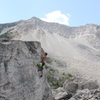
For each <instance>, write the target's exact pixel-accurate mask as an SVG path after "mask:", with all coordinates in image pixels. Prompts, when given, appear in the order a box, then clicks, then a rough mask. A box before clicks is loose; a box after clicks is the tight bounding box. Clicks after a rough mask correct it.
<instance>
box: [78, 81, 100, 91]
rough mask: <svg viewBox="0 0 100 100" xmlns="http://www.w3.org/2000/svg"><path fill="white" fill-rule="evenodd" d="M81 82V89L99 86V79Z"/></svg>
mask: <svg viewBox="0 0 100 100" xmlns="http://www.w3.org/2000/svg"><path fill="white" fill-rule="evenodd" d="M78 84H79V89H89V90H91V89H97V88H99V85H98V83H97V81H86V82H80V83H78Z"/></svg>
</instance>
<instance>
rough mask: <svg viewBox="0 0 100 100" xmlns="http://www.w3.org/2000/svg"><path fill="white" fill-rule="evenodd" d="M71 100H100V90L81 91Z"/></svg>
mask: <svg viewBox="0 0 100 100" xmlns="http://www.w3.org/2000/svg"><path fill="white" fill-rule="evenodd" d="M70 100H100V89H94V90H89V89H84V90H79V91H77V93H76V94H75V95H74V96H73V97H72V98H71V99H70Z"/></svg>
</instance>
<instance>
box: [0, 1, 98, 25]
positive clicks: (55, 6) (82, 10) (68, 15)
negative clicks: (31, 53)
mask: <svg viewBox="0 0 100 100" xmlns="http://www.w3.org/2000/svg"><path fill="white" fill-rule="evenodd" d="M33 16H35V17H38V18H40V19H42V20H45V21H48V22H58V23H61V24H65V25H69V26H80V25H85V24H98V25H100V0H0V23H8V22H15V21H18V20H25V19H29V18H31V17H33Z"/></svg>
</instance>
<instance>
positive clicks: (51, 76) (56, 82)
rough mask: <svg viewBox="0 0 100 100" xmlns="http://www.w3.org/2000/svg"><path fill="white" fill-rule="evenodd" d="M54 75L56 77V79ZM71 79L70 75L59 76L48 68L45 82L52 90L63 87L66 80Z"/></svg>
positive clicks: (55, 71)
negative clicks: (46, 81)
mask: <svg viewBox="0 0 100 100" xmlns="http://www.w3.org/2000/svg"><path fill="white" fill-rule="evenodd" d="M55 74H56V76H58V77H56V76H55ZM72 77H73V75H71V74H70V73H68V74H66V73H63V74H60V73H59V72H58V71H57V70H55V69H53V68H50V67H49V70H48V74H47V80H48V82H49V84H50V86H51V87H52V88H53V89H57V88H59V87H63V84H64V82H65V81H66V80H67V79H71V78H72Z"/></svg>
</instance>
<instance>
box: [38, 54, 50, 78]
mask: <svg viewBox="0 0 100 100" xmlns="http://www.w3.org/2000/svg"><path fill="white" fill-rule="evenodd" d="M47 55H48V54H47V53H46V52H45V53H44V54H42V55H41V62H40V63H38V64H37V66H38V72H39V77H42V76H43V68H44V67H45V62H46V58H47Z"/></svg>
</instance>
